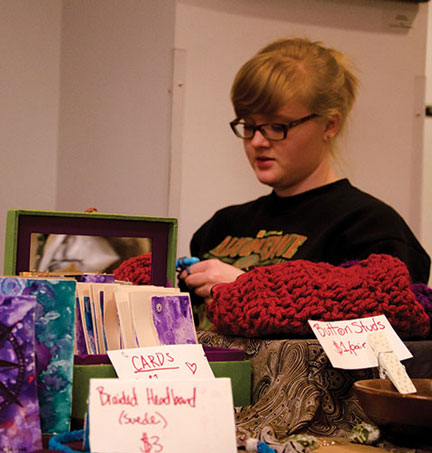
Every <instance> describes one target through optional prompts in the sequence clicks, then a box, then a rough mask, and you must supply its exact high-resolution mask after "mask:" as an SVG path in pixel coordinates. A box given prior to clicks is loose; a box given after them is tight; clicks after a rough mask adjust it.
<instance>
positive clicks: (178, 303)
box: [152, 296, 197, 345]
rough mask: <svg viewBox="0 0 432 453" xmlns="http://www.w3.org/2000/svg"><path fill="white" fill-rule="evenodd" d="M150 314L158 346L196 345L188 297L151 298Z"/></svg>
mask: <svg viewBox="0 0 432 453" xmlns="http://www.w3.org/2000/svg"><path fill="white" fill-rule="evenodd" d="M152 312H153V323H154V325H155V327H156V331H157V334H158V337H159V342H160V344H162V345H164V344H195V343H197V338H196V331H195V325H194V321H193V316H192V310H191V303H190V299H189V296H153V297H152Z"/></svg>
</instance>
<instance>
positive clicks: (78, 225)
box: [3, 209, 178, 286]
mask: <svg viewBox="0 0 432 453" xmlns="http://www.w3.org/2000/svg"><path fill="white" fill-rule="evenodd" d="M177 229H178V224H177V219H174V218H167V217H146V216H131V215H124V214H106V213H100V212H92V213H86V212H61V211H36V210H19V209H17V210H9V211H8V213H7V223H6V235H5V252H4V268H3V271H4V274H6V275H19V273H20V272H27V271H32V270H34V269H31V263H32V262H33V261H34V255H35V248H36V246H35V238H40V237H46V236H48V235H54V236H55V235H65V236H70V237H79V236H83V237H93V238H95V237H96V238H103V239H107V238H109V239H110V240H112V241H113V240H116V241H117V242H119V240H120V238H125V239H126V238H127V239H134V240H136V241H135V242H137V240H145V241H147V242H148V243H149V244H150V246H149V247H150V248H151V254H152V268H151V284H153V285H158V286H166V284H167V280H168V281H169V282H170V284H171V285H172V286H174V285H175V278H176V277H175V273H176V270H175V261H176V250H177ZM123 249H125V247H123ZM88 272H93V271H92V270H89V271H88Z"/></svg>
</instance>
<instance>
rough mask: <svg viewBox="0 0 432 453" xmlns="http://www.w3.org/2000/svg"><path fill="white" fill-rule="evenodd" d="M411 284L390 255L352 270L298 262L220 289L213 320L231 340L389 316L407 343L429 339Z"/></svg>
mask: <svg viewBox="0 0 432 453" xmlns="http://www.w3.org/2000/svg"><path fill="white" fill-rule="evenodd" d="M410 284H411V280H410V276H409V272H408V269H407V267H406V265H405V264H404V263H402V261H400V260H399V259H397V258H393V257H391V256H388V255H371V256H370V257H369V258H367V259H365V260H363V261H359V262H358V263H356V264H354V265H353V266H350V267H347V268H343V267H340V266H333V265H331V264H327V263H313V262H311V261H306V260H293V261H289V262H286V263H281V264H274V265H271V266H263V267H258V268H256V269H254V270H252V271H250V272H247V273H245V274H242V275H240V276H239V277H238V278H237V279H236V280H235V281H234V282H232V283H224V284H219V285H216V286H214V287H213V289H212V296H213V300H212V301H211V302H210V303H209V304H208V306H207V314H208V317H209V319H210V321H212V322H213V324H214V327H215V329H216V330H217V331H219V332H221V333H224V334H227V335H239V336H246V337H263V336H275V335H277V336H281V335H300V336H302V335H310V334H311V333H312V331H311V329H310V327H309V324H308V320H320V321H341V320H347V319H355V318H362V317H369V316H377V315H381V314H384V315H386V317H387V319H388V320H389V322H390V324H391V325H392V326H393V328H394V329H395V330H396V332H397V333H398V334H399V336H400V337H401V338H418V337H425V336H427V334H428V333H429V329H430V320H429V317H428V315H427V314H426V312H425V310H424V308H423V307H422V305H421V304H420V303H419V302H418V301H417V300H416V298H415V295H414V293H413V292H412V291H411V290H410Z"/></svg>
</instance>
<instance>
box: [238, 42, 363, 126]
mask: <svg viewBox="0 0 432 453" xmlns="http://www.w3.org/2000/svg"><path fill="white" fill-rule="evenodd" d="M357 87H358V79H357V77H356V76H355V75H354V74H353V73H352V72H351V70H350V69H349V67H348V62H347V61H346V59H345V57H344V55H343V54H342V53H341V52H339V51H337V50H334V49H330V48H326V47H324V46H323V45H322V44H321V43H320V42H318V41H317V42H312V41H310V40H309V39H306V38H293V39H279V40H277V41H274V42H272V43H270V44H268V45H267V46H266V47H264V48H263V49H262V50H260V51H259V52H258V53H257V54H256V55H255V56H254V57H252V58H251V59H250V60H248V61H247V62H246V63H245V64H244V65H243V66H242V67H241V68H240V70H239V72H238V73H237V75H236V77H235V80H234V83H233V86H232V89H231V101H232V103H233V106H234V110H235V113H236V115H237V117H238V118H245V117H247V116H248V115H251V114H253V113H264V114H272V113H275V112H276V111H277V110H279V109H280V108H281V107H282V106H283V105H285V104H287V103H289V102H298V103H301V104H302V105H304V106H306V107H307V108H308V109H310V112H311V113H316V114H318V115H320V116H322V117H328V116H329V115H330V114H331V113H332V112H334V111H335V110H336V111H339V112H340V114H341V116H342V125H343V124H344V123H345V120H346V118H347V117H348V115H349V112H350V111H351V108H352V106H353V104H354V101H355V98H356V93H357Z"/></svg>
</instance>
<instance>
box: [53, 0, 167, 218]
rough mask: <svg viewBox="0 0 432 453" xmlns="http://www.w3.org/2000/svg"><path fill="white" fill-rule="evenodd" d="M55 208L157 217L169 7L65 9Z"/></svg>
mask: <svg viewBox="0 0 432 453" xmlns="http://www.w3.org/2000/svg"><path fill="white" fill-rule="evenodd" d="M63 4H64V9H63V27H62V53H61V102H60V107H61V108H60V140H59V167H58V175H59V180H58V188H57V201H56V208H57V209H58V210H68V211H83V210H84V209H86V208H88V207H91V206H96V207H97V208H98V210H99V211H101V212H114V213H122V214H136V215H148V216H166V215H167V209H168V207H167V206H168V171H169V143H170V132H169V131H170V112H171V94H170V89H171V83H172V80H171V78H172V49H173V43H174V22H175V0H144V1H143V0H85V1H76V0H64V3H63Z"/></svg>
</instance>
